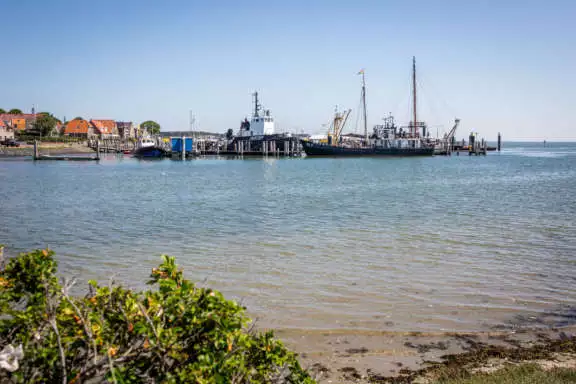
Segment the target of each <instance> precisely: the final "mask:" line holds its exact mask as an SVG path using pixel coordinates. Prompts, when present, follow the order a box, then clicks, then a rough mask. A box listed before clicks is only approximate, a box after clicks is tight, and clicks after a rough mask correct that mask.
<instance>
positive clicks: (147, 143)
mask: <svg viewBox="0 0 576 384" xmlns="http://www.w3.org/2000/svg"><path fill="white" fill-rule="evenodd" d="M167 155H168V151H166V150H165V149H164V148H162V147H159V146H157V145H156V142H155V141H154V140H153V139H152V138H151V137H150V136H144V137H142V138H141V139H140V140H138V146H137V147H136V149H135V150H134V157H142V158H144V157H145V158H161V157H165V156H167Z"/></svg>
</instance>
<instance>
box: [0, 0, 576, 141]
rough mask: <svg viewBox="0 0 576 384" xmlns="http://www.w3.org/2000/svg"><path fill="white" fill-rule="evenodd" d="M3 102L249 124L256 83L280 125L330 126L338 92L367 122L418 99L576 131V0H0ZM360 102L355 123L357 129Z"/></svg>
mask: <svg viewBox="0 0 576 384" xmlns="http://www.w3.org/2000/svg"><path fill="white" fill-rule="evenodd" d="M0 16H1V17H0V36H2V39H1V40H2V45H3V48H2V54H1V55H0V76H1V77H0V107H1V108H4V109H9V108H14V107H18V108H21V109H26V110H28V109H30V107H31V106H32V105H33V104H36V105H38V108H39V110H40V111H50V112H52V113H54V114H55V115H56V116H58V117H60V118H62V117H64V116H65V117H66V118H67V119H72V118H74V117H76V116H83V117H85V118H113V119H116V120H130V121H135V122H141V121H143V120H147V119H152V120H156V121H158V122H159V123H160V124H161V126H162V129H163V130H185V129H188V128H189V126H190V124H189V116H190V110H192V111H193V114H194V115H195V116H196V119H197V127H198V129H202V130H207V131H214V132H224V131H225V130H226V129H227V128H234V129H235V130H236V129H237V128H238V126H239V124H240V121H241V119H243V118H244V117H245V116H247V115H249V113H250V110H251V96H250V94H251V92H253V91H254V90H258V91H259V92H260V95H261V101H262V103H263V104H264V106H265V107H266V108H269V109H271V111H272V113H273V115H274V116H275V117H276V121H277V126H278V127H277V128H279V130H281V131H284V130H286V131H292V132H301V131H302V130H304V131H305V132H308V133H322V132H325V128H323V127H322V125H323V124H325V123H327V122H328V121H329V120H330V119H331V117H332V114H333V110H334V106H335V105H339V106H340V108H353V109H354V110H355V111H356V110H357V109H358V105H359V100H360V77H359V76H357V75H356V74H357V72H358V71H359V70H360V69H362V68H365V71H366V81H367V103H368V123H369V126H371V125H373V124H376V123H378V122H379V121H380V119H381V117H382V116H384V115H385V114H387V113H388V112H392V113H393V114H394V115H395V116H396V119H397V121H398V122H399V123H405V122H407V121H408V119H409V116H410V103H409V99H410V73H411V61H412V56H416V60H417V65H418V75H419V76H418V78H419V88H418V89H419V110H420V117H421V118H422V120H425V121H427V122H428V124H429V125H430V126H431V130H432V132H433V133H434V134H435V133H436V130H438V131H439V132H440V133H441V132H443V131H444V130H446V129H448V128H449V127H450V126H451V124H452V121H453V119H454V117H459V118H460V119H461V120H462V122H461V130H460V131H459V133H460V134H459V135H458V136H460V137H463V136H465V135H467V133H468V132H469V131H470V130H476V131H477V132H479V133H480V135H481V136H485V137H487V138H488V139H495V137H496V134H497V132H498V131H501V132H502V133H503V135H504V139H509V140H510V139H537V138H538V139H540V138H547V139H569V138H576V132H575V129H576V123H575V122H574V119H573V116H572V113H573V110H574V109H575V107H576V74H575V73H576V69H575V68H576V1H574V0H565V1H556V0H549V1H531V0H524V1H511V0H501V1H487V0H484V1H483V0H474V1H465V0H458V1H448V0H446V1H443V0H436V1H434V0H414V1H386V0H377V1H363V0H355V1H340V0H331V1H329V0H327V1H314V0H308V1H303V0H293V1H275V0H269V1H260V0H253V1H227V0H225V1H217V0H214V1H194V0H182V1H177V0H173V1H171V0H166V1H158V0H157V1H146V0H125V1H123V0H110V1H109V0H100V1H83V0H70V1H68V0H53V1H45V0H38V1H33V0H1V1H0ZM356 121H357V118H356V115H353V117H352V119H351V124H350V127H349V129H348V131H354V130H355V129H357V130H358V131H361V130H362V128H361V127H360V125H359V126H358V127H357V128H356Z"/></svg>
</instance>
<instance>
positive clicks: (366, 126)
mask: <svg viewBox="0 0 576 384" xmlns="http://www.w3.org/2000/svg"><path fill="white" fill-rule="evenodd" d="M360 73H361V74H362V109H363V113H364V140H365V144H366V145H368V122H367V121H366V81H365V79H364V70H361V71H360Z"/></svg>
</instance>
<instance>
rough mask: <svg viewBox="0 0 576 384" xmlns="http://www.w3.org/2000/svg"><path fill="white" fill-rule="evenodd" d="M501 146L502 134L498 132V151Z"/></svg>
mask: <svg viewBox="0 0 576 384" xmlns="http://www.w3.org/2000/svg"><path fill="white" fill-rule="evenodd" d="M501 147H502V135H501V134H500V132H498V152H500V148H501Z"/></svg>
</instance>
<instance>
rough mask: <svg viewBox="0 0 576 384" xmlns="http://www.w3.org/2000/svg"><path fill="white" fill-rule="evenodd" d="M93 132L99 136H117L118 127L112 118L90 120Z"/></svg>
mask: <svg viewBox="0 0 576 384" xmlns="http://www.w3.org/2000/svg"><path fill="white" fill-rule="evenodd" d="M90 125H91V126H92V127H93V128H94V133H96V134H97V135H100V136H118V128H117V127H116V122H115V121H114V120H94V119H92V120H90Z"/></svg>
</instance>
